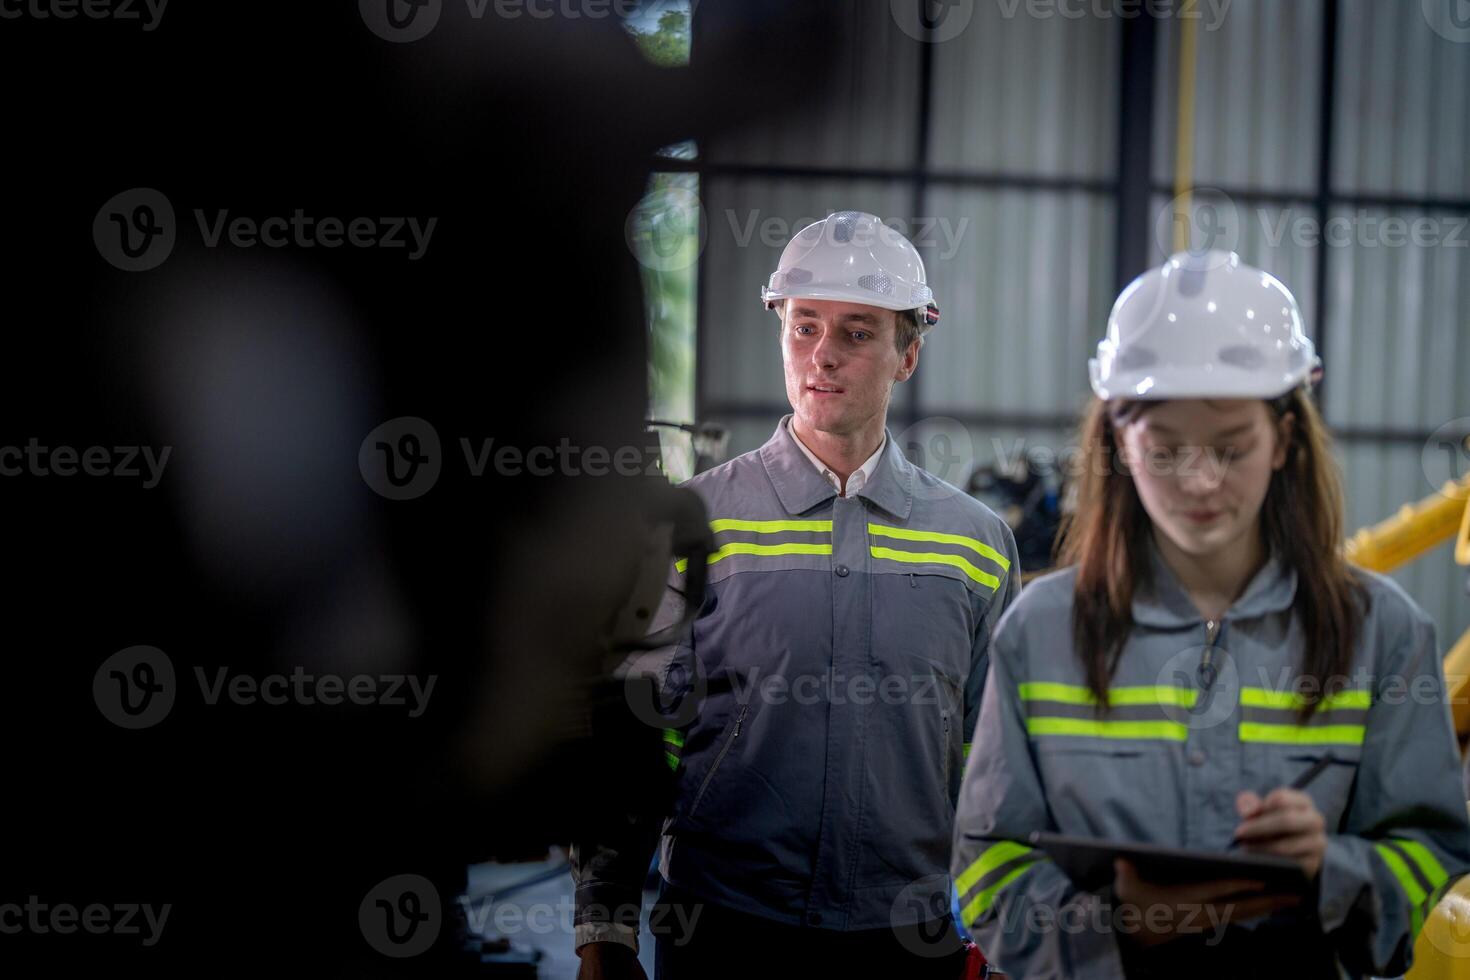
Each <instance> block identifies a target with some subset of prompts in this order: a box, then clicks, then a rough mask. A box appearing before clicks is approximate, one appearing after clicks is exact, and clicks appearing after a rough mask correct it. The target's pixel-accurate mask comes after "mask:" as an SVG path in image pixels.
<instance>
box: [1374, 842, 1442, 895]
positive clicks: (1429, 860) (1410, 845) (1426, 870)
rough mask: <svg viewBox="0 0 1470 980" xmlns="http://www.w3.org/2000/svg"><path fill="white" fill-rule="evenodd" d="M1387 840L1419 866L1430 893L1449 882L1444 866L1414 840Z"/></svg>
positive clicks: (1427, 849)
mask: <svg viewBox="0 0 1470 980" xmlns="http://www.w3.org/2000/svg"><path fill="white" fill-rule="evenodd" d="M1389 840H1391V841H1392V842H1393V843H1395V844H1397V845H1398V846H1399V848H1400V849H1401V850H1403V851H1405V852H1407V853H1408V855H1409V857H1410V858H1411V859H1412V860H1413V862H1414V863H1415V864H1416V865H1418V866H1419V870H1420V872H1422V873H1423V875H1424V880H1425V881H1427V882H1429V888H1430V890H1431V891H1437V890H1438V889H1439V886H1440V885H1443V884H1444V883H1445V882H1446V881H1449V879H1450V873H1449V872H1448V871H1446V870H1445V869H1444V865H1442V864H1440V863H1439V858H1437V857H1435V856H1434V854H1433V852H1431V851H1430V850H1429V848H1427V847H1425V846H1424V845H1423V844H1421V843H1419V842H1418V841H1416V840H1409V839H1407V838H1405V837H1390V838H1389Z"/></svg>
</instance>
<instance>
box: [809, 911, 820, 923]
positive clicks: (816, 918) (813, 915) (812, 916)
mask: <svg viewBox="0 0 1470 980" xmlns="http://www.w3.org/2000/svg"><path fill="white" fill-rule="evenodd" d="M806 922H807V925H810V926H819V925H821V924H822V913H820V912H808V913H807V914H806Z"/></svg>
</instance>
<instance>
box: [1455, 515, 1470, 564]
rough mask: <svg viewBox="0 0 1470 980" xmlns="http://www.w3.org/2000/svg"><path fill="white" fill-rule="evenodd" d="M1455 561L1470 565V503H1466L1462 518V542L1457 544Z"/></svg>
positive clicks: (1459, 541)
mask: <svg viewBox="0 0 1470 980" xmlns="http://www.w3.org/2000/svg"><path fill="white" fill-rule="evenodd" d="M1455 561H1457V562H1459V563H1460V564H1461V565H1470V503H1466V505H1465V513H1464V515H1463V516H1461V518H1460V540H1458V541H1456V542H1455Z"/></svg>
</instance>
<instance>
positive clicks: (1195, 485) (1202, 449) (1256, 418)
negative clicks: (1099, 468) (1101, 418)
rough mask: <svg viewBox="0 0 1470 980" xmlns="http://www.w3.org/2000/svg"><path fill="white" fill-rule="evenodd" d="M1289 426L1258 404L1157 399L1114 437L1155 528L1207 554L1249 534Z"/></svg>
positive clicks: (1184, 547) (1288, 419)
mask: <svg viewBox="0 0 1470 980" xmlns="http://www.w3.org/2000/svg"><path fill="white" fill-rule="evenodd" d="M1293 424H1294V419H1293V418H1292V416H1291V415H1290V414H1287V415H1285V416H1283V417H1282V419H1281V420H1280V421H1277V420H1276V419H1275V417H1274V416H1273V414H1272V412H1271V410H1270V408H1268V407H1267V405H1266V403H1265V402H1262V401H1258V400H1255V399H1210V400H1202V399H1189V400H1179V401H1161V402H1158V403H1156V404H1153V405H1149V406H1146V407H1145V410H1144V411H1142V412H1141V413H1139V414H1138V415H1136V416H1135V417H1134V418H1133V420H1132V421H1131V422H1128V423H1127V424H1125V425H1123V426H1122V427H1121V428H1120V430H1119V432H1118V439H1119V445H1120V447H1121V449H1122V453H1123V464H1124V465H1125V466H1126V467H1127V468H1128V471H1129V472H1130V473H1131V474H1132V477H1133V485H1134V486H1135V487H1136V488H1137V490H1138V496H1139V499H1140V500H1141V501H1142V502H1143V508H1144V510H1146V511H1147V512H1148V516H1149V518H1150V519H1151V520H1152V521H1153V523H1154V526H1155V527H1156V528H1157V529H1158V530H1159V531H1160V532H1162V533H1163V534H1164V535H1166V536H1167V537H1168V538H1169V540H1170V541H1171V542H1173V544H1174V545H1175V546H1177V547H1178V548H1179V549H1180V550H1181V551H1184V552H1185V553H1187V554H1190V555H1194V556H1196V557H1208V556H1210V555H1215V554H1219V553H1220V552H1221V551H1223V550H1224V549H1226V548H1228V547H1229V546H1231V545H1232V544H1234V543H1236V542H1238V541H1240V540H1241V539H1242V538H1243V537H1244V536H1245V535H1246V534H1249V533H1254V531H1255V528H1256V526H1257V523H1256V522H1257V518H1258V516H1259V515H1260V512H1261V505H1262V503H1263V501H1265V499H1266V489H1267V488H1268V487H1269V486H1270V484H1271V474H1272V472H1273V471H1275V470H1278V469H1280V468H1281V467H1282V466H1283V465H1285V463H1286V448H1287V445H1288V444H1289V441H1290V434H1291V427H1292V425H1293Z"/></svg>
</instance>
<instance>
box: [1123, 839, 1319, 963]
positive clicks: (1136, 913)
mask: <svg viewBox="0 0 1470 980" xmlns="http://www.w3.org/2000/svg"><path fill="white" fill-rule="evenodd" d="M1113 874H1114V878H1113V891H1114V893H1115V894H1116V895H1117V897H1118V903H1119V908H1118V914H1117V917H1115V919H1114V922H1115V928H1118V926H1117V925H1116V923H1117V922H1118V920H1119V919H1122V920H1124V921H1125V922H1129V923H1137V925H1136V926H1135V927H1132V928H1128V927H1124V928H1120V929H1119V931H1120V932H1121V933H1122V934H1123V935H1124V936H1126V937H1128V938H1129V939H1131V940H1132V941H1133V942H1134V943H1136V944H1138V945H1139V946H1157V945H1158V944H1159V943H1166V942H1168V941H1169V940H1171V939H1175V938H1177V937H1179V936H1190V935H1198V934H1199V933H1202V932H1218V931H1220V930H1223V929H1224V928H1225V926H1227V925H1231V924H1235V923H1240V922H1247V921H1249V920H1251V919H1258V918H1260V917H1261V916H1264V915H1270V914H1271V913H1272V912H1276V911H1279V910H1281V909H1284V908H1290V907H1291V906H1293V905H1295V904H1297V902H1299V901H1301V899H1300V898H1298V897H1297V896H1295V895H1266V894H1261V889H1262V888H1264V887H1265V886H1264V885H1263V884H1262V883H1261V882H1259V881H1245V880H1238V879H1223V880H1218V881H1198V882H1191V883H1189V884H1187V885H1157V884H1154V883H1152V882H1148V881H1144V880H1143V879H1141V878H1139V877H1138V870H1137V869H1136V868H1134V867H1133V864H1132V863H1131V862H1129V861H1124V860H1118V861H1114V862H1113Z"/></svg>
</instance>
